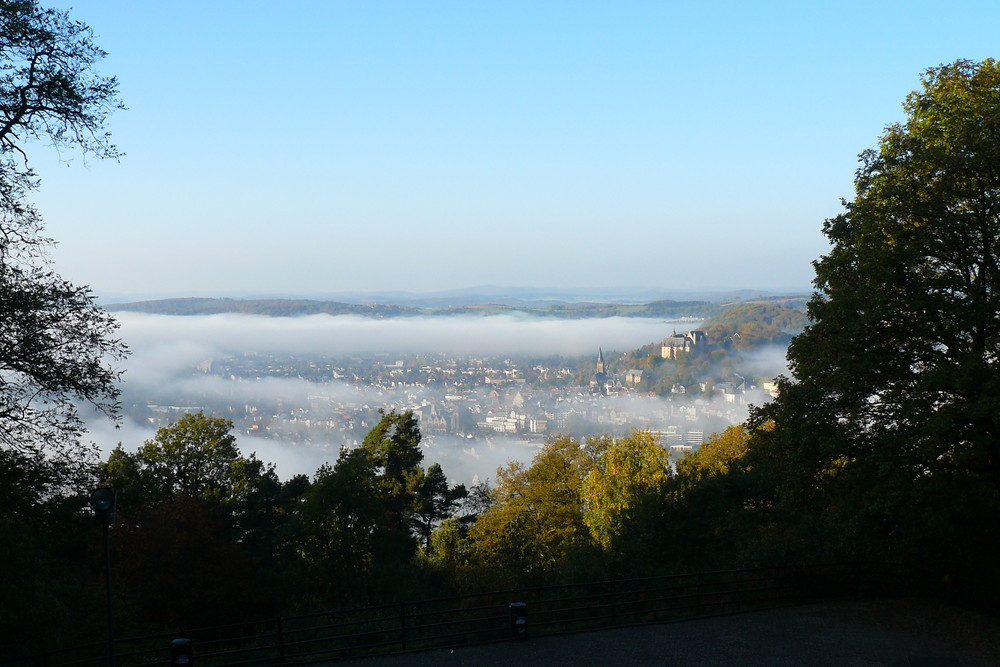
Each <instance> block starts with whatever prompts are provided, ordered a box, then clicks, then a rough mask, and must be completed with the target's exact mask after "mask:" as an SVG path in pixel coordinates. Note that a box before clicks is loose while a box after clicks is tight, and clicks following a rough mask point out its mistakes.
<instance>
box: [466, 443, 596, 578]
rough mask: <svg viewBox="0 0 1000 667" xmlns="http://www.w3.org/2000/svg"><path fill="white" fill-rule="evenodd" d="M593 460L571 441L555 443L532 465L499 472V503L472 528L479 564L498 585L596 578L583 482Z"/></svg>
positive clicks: (495, 492) (515, 463)
mask: <svg viewBox="0 0 1000 667" xmlns="http://www.w3.org/2000/svg"><path fill="white" fill-rule="evenodd" d="M592 464H593V459H592V457H591V455H590V453H589V452H587V451H586V450H585V449H584V448H583V447H581V446H580V443H579V442H578V441H577V440H574V439H573V438H570V437H568V436H563V437H558V438H553V439H551V440H549V441H548V442H547V443H546V444H545V447H544V448H543V449H542V451H540V452H539V453H538V454H536V455H535V458H534V459H533V460H532V462H531V465H530V466H526V465H524V464H523V463H521V462H519V461H512V462H510V463H508V464H507V465H506V466H504V467H502V468H500V469H499V470H497V482H496V487H495V488H494V489H493V499H494V501H495V503H494V504H493V505H492V506H490V507H489V508H488V509H486V510H485V511H483V512H482V513H481V514H480V515H479V516H478V518H477V519H476V523H475V524H474V525H473V526H472V527H471V528H470V529H469V537H470V539H471V542H472V545H471V551H472V555H473V558H474V560H476V561H477V562H478V563H479V564H480V565H481V566H482V567H483V568H484V577H485V578H486V579H488V578H489V576H490V575H493V576H494V577H496V581H495V584H496V585H501V583H502V585H511V584H513V583H514V582H518V581H522V582H525V583H527V582H539V581H545V580H547V579H552V578H559V577H561V576H565V577H573V576H574V575H580V574H581V573H586V574H593V569H594V566H595V563H596V559H595V558H594V556H595V555H596V550H595V545H594V542H593V540H592V539H591V536H590V531H589V529H588V528H587V525H586V524H585V523H584V521H583V503H584V498H583V481H584V479H586V477H587V474H588V473H589V472H590V469H591V466H592Z"/></svg>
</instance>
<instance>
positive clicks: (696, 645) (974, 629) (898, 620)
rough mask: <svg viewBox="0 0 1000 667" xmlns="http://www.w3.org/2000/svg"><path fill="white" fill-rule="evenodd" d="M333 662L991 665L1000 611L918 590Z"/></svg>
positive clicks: (372, 666) (998, 643) (998, 641)
mask: <svg viewBox="0 0 1000 667" xmlns="http://www.w3.org/2000/svg"><path fill="white" fill-rule="evenodd" d="M332 664H336V665H338V666H339V667H344V666H349V665H358V666H359V667H362V666H363V667H403V666H404V665H405V666H406V667H420V666H424V665H426V666H427V667H431V666H434V667H438V666H445V667H447V666H448V665H470V666H471V665H556V664H576V665H658V664H659V665H663V664H669V665H806V664H809V665H912V666H913V667H946V666H949V667H950V666H952V665H965V666H968V665H983V666H988V665H996V664H1000V618H994V617H990V616H985V615H982V614H977V613H974V612H970V611H966V610H963V609H959V608H957V607H954V606H952V605H949V604H947V603H944V602H938V601H934V600H925V599H915V598H902V599H900V598H897V599H890V600H875V601H852V602H834V603H822V604H812V605H806V606H801V607H793V608H787V609H775V610H769V611H760V612H753V613H747V614H738V615H733V616H723V617H718V618H709V619H702V620H696V621H688V622H683V623H671V624H662V625H648V626H642V627H635V628H620V629H616V630H604V631H599V632H590V633H582V634H575V635H562V636H555V637H553V636H549V637H539V638H532V639H529V640H528V641H524V642H517V643H500V644H489V645H485V646H468V647H462V648H456V649H454V650H452V649H443V650H435V651H426V652H423V653H411V654H404V655H393V656H386V657H380V658H363V659H362V658H359V659H354V660H345V661H341V662H337V663H332Z"/></svg>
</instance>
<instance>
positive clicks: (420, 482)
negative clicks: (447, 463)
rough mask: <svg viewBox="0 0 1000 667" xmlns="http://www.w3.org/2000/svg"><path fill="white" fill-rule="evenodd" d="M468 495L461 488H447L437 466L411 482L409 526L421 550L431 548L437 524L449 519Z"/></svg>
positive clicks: (463, 488)
mask: <svg viewBox="0 0 1000 667" xmlns="http://www.w3.org/2000/svg"><path fill="white" fill-rule="evenodd" d="M468 495H469V492H468V491H466V489H465V485H464V484H458V485H456V486H451V487H449V486H448V478H447V477H445V474H444V470H442V469H441V464H440V463H432V464H431V465H430V467H428V468H427V470H425V471H421V472H420V474H419V475H417V477H416V478H415V479H414V485H413V516H412V519H411V523H412V524H413V526H414V528H415V529H416V531H417V534H418V535H420V537H421V539H423V541H424V549H426V550H427V551H430V550H431V549H432V548H433V545H432V543H431V534H432V533H433V532H434V527H435V526H437V525H438V524H439V523H440V522H441V521H443V520H445V519H447V518H449V517H451V516H452V515H453V514H454V512H455V508H456V507H457V506H458V504H459V502H460V501H461V500H462V499H463V498H465V497H466V496H468Z"/></svg>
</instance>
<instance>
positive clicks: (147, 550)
mask: <svg viewBox="0 0 1000 667" xmlns="http://www.w3.org/2000/svg"><path fill="white" fill-rule="evenodd" d="M231 430H232V424H231V423H230V422H229V421H228V420H225V419H221V418H216V417H212V416H208V415H205V414H203V413H196V414H188V415H186V416H184V417H183V418H182V419H180V420H179V421H178V422H176V423H174V424H172V425H170V426H168V427H164V428H161V429H160V430H159V431H158V432H157V434H156V436H155V437H154V438H153V439H152V440H150V441H148V442H146V443H145V444H144V445H142V446H141V447H140V448H138V450H136V451H135V452H128V451H125V450H124V449H123V448H121V447H119V448H117V449H115V450H114V451H113V452H111V453H110V455H109V456H108V458H107V459H106V460H104V461H103V462H101V463H100V464H99V465H98V466H97V467H96V468H95V469H92V470H90V471H89V474H85V475H83V476H82V477H77V478H76V482H77V484H76V486H75V487H65V486H64V487H62V488H59V489H57V488H55V487H46V486H45V484H46V482H47V481H51V482H55V480H54V479H52V480H46V478H45V474H46V471H45V470H43V469H42V468H40V467H39V466H38V465H36V462H32V461H30V460H27V459H24V460H19V461H14V460H8V461H7V462H6V463H7V464H8V465H6V466H5V470H6V473H5V477H4V481H5V482H7V483H19V484H21V485H22V488H21V491H23V501H22V502H21V504H20V505H13V504H11V501H15V500H17V499H18V494H17V493H16V489H14V488H10V487H8V488H5V489H4V491H5V493H4V494H3V498H4V500H5V502H7V504H8V506H7V507H5V509H6V510H7V511H5V512H4V514H3V523H2V524H0V544H2V545H3V547H2V548H3V549H5V550H6V551H7V553H5V554H4V555H5V556H6V568H7V574H8V576H6V577H5V578H4V583H3V584H2V586H3V593H4V600H5V602H6V604H5V605H4V612H3V618H2V619H0V620H2V622H3V623H2V628H3V634H4V635H5V636H6V637H8V638H13V637H17V638H18V639H19V645H20V646H24V647H31V646H42V645H43V643H44V645H46V646H48V647H50V648H51V647H55V646H57V645H67V644H69V645H72V644H74V643H83V642H86V641H88V640H92V639H95V638H98V637H100V636H101V634H102V632H103V615H102V614H101V613H98V611H97V610H100V609H103V598H102V593H103V590H104V589H103V578H102V572H103V569H102V551H101V544H100V539H99V536H100V531H99V529H98V528H97V527H96V525H94V523H93V521H92V520H88V518H87V516H86V513H84V512H83V511H82V510H83V508H84V507H86V502H87V493H89V489H91V488H93V487H94V486H96V485H100V486H107V487H110V488H112V489H114V490H115V491H116V493H117V499H118V505H117V516H116V521H115V524H114V526H113V528H112V530H111V533H110V535H111V540H110V544H111V563H112V573H113V574H112V578H113V582H114V587H113V588H114V609H115V624H116V629H117V632H118V633H119V634H121V635H138V634H144V633H154V632H163V631H171V630H182V629H184V628H193V627H204V626H212V625H218V624H223V623H229V622H235V621H241V620H254V619H260V618H267V617H273V616H274V615H277V614H289V613H294V612H305V611H315V610H320V609H327V608H343V607H352V606H364V605H371V604H376V603H382V602H389V601H398V600H405V599H416V598H422V597H435V596H440V595H444V594H448V593H454V594H459V593H465V592H473V591H484V590H491V589H498V588H508V587H512V586H520V585H531V584H542V583H550V582H561V581H568V580H591V579H601V578H607V577H622V576H637V575H645V574H655V573H664V572H673V571H678V570H686V569H690V568H701V567H704V566H706V565H708V564H709V562H710V561H711V562H716V563H719V562H721V561H722V560H724V557H723V555H722V554H721V553H713V554H712V556H711V558H710V559H709V560H706V558H705V555H704V554H702V553H700V552H699V550H700V549H701V547H702V542H703V539H702V538H700V537H699V538H697V539H692V538H693V537H694V536H696V535H700V532H701V531H696V532H692V533H690V534H688V533H687V531H683V530H681V531H679V530H678V526H682V525H691V524H697V523H699V518H698V517H697V516H693V515H692V514H691V508H690V507H689V508H687V509H682V507H683V506H684V505H685V499H686V498H688V497H689V496H690V494H691V493H692V491H691V489H692V488H694V487H696V486H698V481H697V479H696V477H697V476H692V472H693V471H698V475H701V474H702V473H703V472H704V470H710V471H719V470H724V466H723V465H722V464H720V463H719V461H720V460H722V459H724V458H725V457H726V456H729V454H726V455H722V456H720V454H719V452H720V451H721V449H720V448H722V447H731V446H732V445H731V444H723V445H716V444H715V443H712V444H709V445H706V447H705V450H704V453H703V454H698V455H695V456H692V457H690V458H688V459H685V460H684V461H682V462H681V463H680V465H679V466H678V468H677V472H676V473H675V472H674V471H673V468H672V467H671V464H670V461H669V457H668V453H667V451H666V450H665V449H663V448H662V447H661V446H660V445H659V444H658V442H657V440H656V438H654V437H653V436H651V435H649V434H648V433H645V432H635V433H633V434H632V435H630V436H628V437H626V438H623V439H612V438H609V437H598V438H592V439H589V440H587V441H585V442H582V443H581V442H580V441H577V440H575V439H573V438H570V437H557V438H553V439H551V440H550V441H549V442H548V443H546V444H545V446H544V447H543V448H542V450H541V451H540V452H539V453H538V455H537V456H536V457H535V458H534V460H533V461H532V462H531V463H530V464H523V463H519V462H510V463H508V464H507V465H505V466H503V467H502V468H500V469H499V470H497V472H496V477H495V479H494V480H493V481H492V483H490V482H483V483H481V484H477V485H476V486H474V487H473V488H471V489H466V488H465V487H464V486H462V485H457V486H455V485H450V484H449V483H448V480H447V478H446V476H445V473H444V471H443V470H442V469H441V466H439V465H438V464H431V465H429V466H426V467H424V465H423V463H424V462H423V453H422V449H421V446H420V439H421V435H420V431H419V428H418V424H417V420H416V418H415V417H414V415H413V414H412V413H411V412H404V413H395V412H390V413H385V414H383V415H382V418H381V420H380V421H379V422H378V424H376V425H375V427H374V428H372V430H371V431H370V432H369V433H368V435H367V436H366V437H365V439H364V441H363V442H362V444H361V445H360V447H358V448H357V449H353V450H344V451H343V452H342V453H341V455H340V456H339V458H338V459H337V460H336V461H335V462H333V463H331V464H328V465H324V466H322V467H321V468H320V469H319V470H317V471H316V472H315V474H314V475H312V476H305V475H298V476H295V477H293V478H291V479H288V480H285V481H281V480H279V478H278V477H277V475H276V474H275V471H274V469H273V467H272V466H269V465H266V464H264V463H263V462H262V461H260V460H259V459H257V458H256V457H255V456H253V455H251V456H249V457H246V456H243V455H242V454H241V453H240V452H239V450H238V449H237V447H236V441H235V438H234V436H233V435H232V432H231ZM743 440H744V437H743V435H742V431H741V430H739V429H734V430H733V432H732V433H731V434H730V433H727V435H726V436H725V438H723V439H722V440H720V442H723V443H729V442H730V441H734V442H737V443H738V444H739V443H742V442H743ZM711 457H714V458H711ZM704 461H710V463H700V462H704ZM50 472H51V473H52V474H53V475H55V474H57V473H58V472H60V471H50ZM61 472H62V473H65V471H61ZM698 479H700V477H698ZM65 482H66V479H65V477H64V478H63V479H62V480H60V483H61V484H65ZM40 489H44V490H47V492H48V498H47V499H45V500H40V499H39V497H38V495H37V494H38V492H39V490H40ZM685 536H686V537H685ZM23 652H30V651H23Z"/></svg>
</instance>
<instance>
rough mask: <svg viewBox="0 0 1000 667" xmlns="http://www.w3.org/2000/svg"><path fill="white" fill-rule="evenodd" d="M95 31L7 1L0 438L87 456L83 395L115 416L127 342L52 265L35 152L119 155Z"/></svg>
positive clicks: (26, 1) (0, 57) (0, 9)
mask: <svg viewBox="0 0 1000 667" xmlns="http://www.w3.org/2000/svg"><path fill="white" fill-rule="evenodd" d="M104 55H105V54H104V51H102V50H101V49H100V48H98V47H97V46H96V45H95V44H94V43H93V41H92V35H91V31H90V29H89V28H88V27H87V26H86V25H84V24H82V23H80V22H78V21H74V20H72V19H71V18H70V17H69V15H68V14H67V13H66V12H62V11H58V10H54V9H44V8H42V7H40V6H39V5H38V3H37V2H35V1H34V0H0V297H2V298H0V445H2V446H5V447H11V448H14V449H17V450H19V451H21V452H25V453H28V454H31V455H34V456H38V455H40V454H41V453H42V452H43V451H46V452H48V453H52V452H59V451H61V452H62V453H63V454H64V455H65V456H64V458H65V459H67V460H70V459H76V460H79V459H80V458H81V457H80V456H79V454H80V449H79V446H78V441H79V437H80V435H81V433H82V431H83V428H82V423H81V420H80V419H79V417H78V407H77V402H78V401H82V402H84V403H90V404H92V405H93V406H95V407H97V408H98V409H100V410H102V411H104V412H106V413H108V414H110V415H112V416H114V415H115V414H116V408H117V397H118V389H117V387H116V381H117V379H118V373H117V372H116V371H115V370H114V367H113V364H114V363H115V362H117V361H120V360H121V359H122V358H123V356H124V354H125V352H126V349H125V346H124V345H123V344H122V343H121V342H120V341H118V340H117V339H115V338H114V331H115V329H116V326H117V325H116V324H115V322H114V321H113V320H112V319H111V318H110V317H109V316H108V315H107V314H105V313H104V312H103V311H102V310H101V309H99V308H98V307H97V305H96V303H95V302H94V299H93V296H92V295H91V293H90V291H89V290H88V289H87V288H81V287H76V286H74V285H71V284H70V283H68V282H66V281H65V280H63V279H62V278H60V277H59V276H58V275H56V274H55V273H54V272H52V271H51V269H50V268H49V261H48V259H47V257H46V256H45V251H46V249H47V247H48V246H49V245H50V241H49V240H48V239H46V238H45V237H43V236H42V235H41V231H42V222H41V217H40V215H39V214H38V212H37V211H36V210H35V209H34V207H33V206H32V205H31V203H30V202H28V201H27V195H28V193H29V192H30V191H31V190H32V189H34V188H35V187H37V185H38V179H37V178H36V176H35V174H34V172H33V171H32V170H31V168H30V167H29V165H28V151H29V149H30V148H32V147H33V146H34V145H35V144H37V143H39V142H42V143H47V144H49V145H54V146H56V147H60V148H73V149H78V150H79V151H81V152H82V153H83V154H84V155H91V156H96V157H100V158H108V157H110V158H114V157H117V156H118V155H119V153H118V151H117V149H116V148H115V147H114V145H113V144H111V143H110V141H109V137H108V135H107V133H106V132H105V131H104V123H105V120H106V118H107V115H108V114H109V113H110V112H111V111H113V110H114V109H117V108H121V102H120V101H119V100H118V98H117V82H116V81H115V79H114V78H110V77H102V76H100V75H98V74H97V73H96V71H95V69H94V66H95V64H96V63H97V62H98V61H100V60H101V58H103V57H104Z"/></svg>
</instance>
